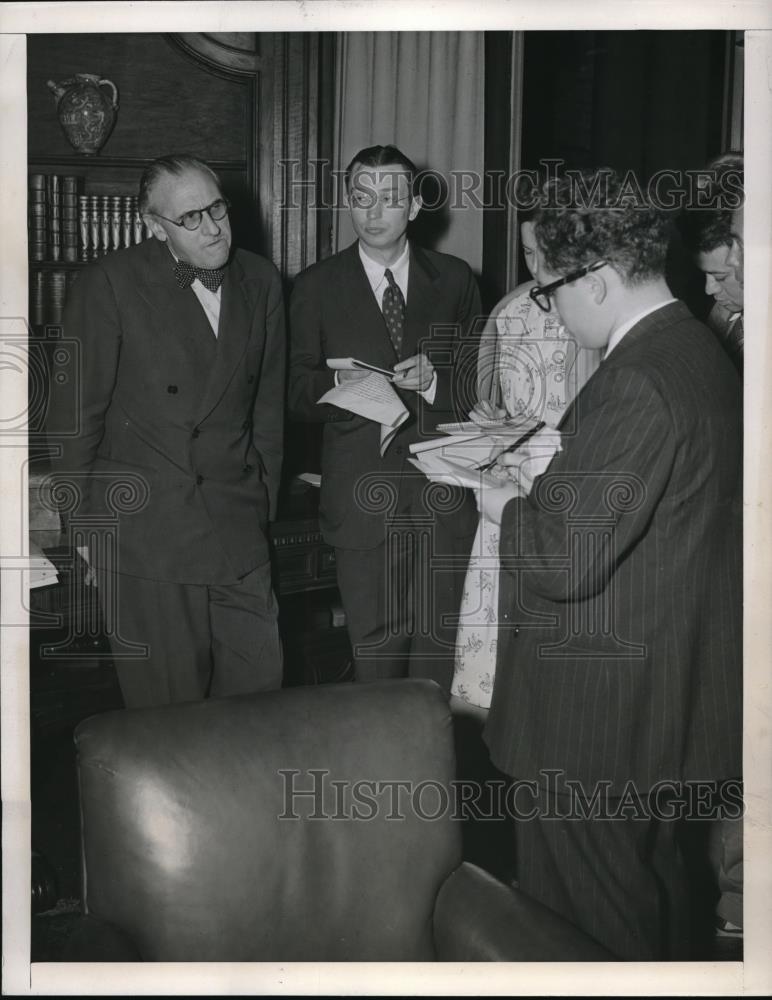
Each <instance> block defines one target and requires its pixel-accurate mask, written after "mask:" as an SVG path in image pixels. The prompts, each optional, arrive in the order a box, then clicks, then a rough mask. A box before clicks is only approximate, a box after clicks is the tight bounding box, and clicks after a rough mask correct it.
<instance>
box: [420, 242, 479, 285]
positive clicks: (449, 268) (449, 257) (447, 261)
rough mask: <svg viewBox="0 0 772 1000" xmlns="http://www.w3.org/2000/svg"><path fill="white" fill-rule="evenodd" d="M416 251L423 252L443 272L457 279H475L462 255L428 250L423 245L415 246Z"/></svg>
mask: <svg viewBox="0 0 772 1000" xmlns="http://www.w3.org/2000/svg"><path fill="white" fill-rule="evenodd" d="M414 252H416V253H417V254H419V255H420V254H423V255H424V257H426V259H427V260H428V261H429V263H430V264H431V265H432V266H433V267H434V268H436V270H437V271H439V272H440V273H441V274H446V275H448V276H450V277H452V278H455V279H456V280H458V279H460V278H462V277H463V279H464V280H468V279H474V274H473V273H472V269H471V267H470V266H469V265H468V264H467V262H466V261H465V260H462V259H461V258H460V257H455V256H454V255H453V254H451V253H440V251H439V250H426V249H424V248H423V247H415V248H414Z"/></svg>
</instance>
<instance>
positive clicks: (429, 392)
mask: <svg viewBox="0 0 772 1000" xmlns="http://www.w3.org/2000/svg"><path fill="white" fill-rule="evenodd" d="M418 395H419V396H423V398H424V399H425V400H426V402H427V403H428V404H429V405H430V406H431V405H432V403H433V402H434V397H435V396H436V395H437V372H435V373H434V374H433V375H432V380H431V382H430V383H429V387H428V388H427V389H424V390H423V392H419V393H418Z"/></svg>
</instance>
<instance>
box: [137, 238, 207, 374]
mask: <svg viewBox="0 0 772 1000" xmlns="http://www.w3.org/2000/svg"><path fill="white" fill-rule="evenodd" d="M147 246H148V260H147V263H148V271H147V282H146V284H145V285H144V287H142V288H138V289H137V292H138V294H139V295H141V296H143V297H144V298H145V300H146V301H147V302H149V304H150V305H151V306H152V308H153V311H154V314H155V316H156V317H157V336H158V338H159V340H160V341H161V343H160V344H159V348H160V349H163V340H165V339H167V338H170V337H173V338H174V339H175V340H176V341H177V342H178V343H179V344H180V345H181V346H182V348H183V349H184V350H185V352H186V353H187V354H188V355H189V356H190V357H191V360H192V361H193V364H194V365H195V367H196V369H198V370H200V371H201V372H204V373H205V372H208V371H210V370H211V367H212V364H213V363H214V358H215V354H216V351H217V341H216V339H215V337H214V335H213V333H212V328H211V326H210V325H209V321H208V320H207V318H206V315H205V313H204V311H203V309H202V308H201V303H200V302H199V301H198V299H197V298H196V295H195V292H192V291H191V290H190V289H189V288H180V286H179V284H178V283H177V279H176V278H175V277H174V258H173V257H172V255H171V254H170V253H169V251H168V250H167V249H166V247H165V246H163V244H162V243H160V242H158V240H155V239H153V240H152V242H150V241H149V242H148V244H147Z"/></svg>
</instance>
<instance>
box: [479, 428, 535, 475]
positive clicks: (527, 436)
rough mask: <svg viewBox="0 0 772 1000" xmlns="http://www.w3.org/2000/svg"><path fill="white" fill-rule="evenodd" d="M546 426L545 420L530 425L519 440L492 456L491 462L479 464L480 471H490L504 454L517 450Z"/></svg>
mask: <svg viewBox="0 0 772 1000" xmlns="http://www.w3.org/2000/svg"><path fill="white" fill-rule="evenodd" d="M546 426H547V425H546V424H545V422H544V421H543V420H540V421H539V422H538V423H537V424H534V425H533V427H529V429H528V430H527V431H526V432H525V434H521V435H520V437H519V438H517V440H515V441H513V442H512V444H510V445H507V447H506V448H504V450H503V451H500V452H499V453H498V455H496V457H495V458H492V459H491V460H490V461H489V462H484V463H483V464H482V465H478V466H477V469H478V471H480V472H488V471H489V470H490V469H492V468H493V466H494V465H496V463H497V462H498V460H499V459H500V458H501V456H502V455H507V454H508V453H509V452H512V451H517V449H518V448H522V447H523V445H524V444H526V442H528V441H530V440H531V438H532V437H533V436H534V435H535V434H538V433H539V431H540V430H541V429H542V428H543V427H546Z"/></svg>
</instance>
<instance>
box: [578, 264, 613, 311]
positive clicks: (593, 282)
mask: <svg viewBox="0 0 772 1000" xmlns="http://www.w3.org/2000/svg"><path fill="white" fill-rule="evenodd" d="M582 280H583V281H584V282H585V287H586V289H587V291H588V294H589V296H590V298H591V299H592V301H593V302H594V303H595V304H596V305H600V304H601V302H603V300H604V299H605V298H606V296H607V295H608V293H609V288H608V284H607V282H606V279H605V278H604V277H603V276H602V275H601V274H600V273H599V272H598V271H590V273H589V274H585V276H584V278H583V279H582Z"/></svg>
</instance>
